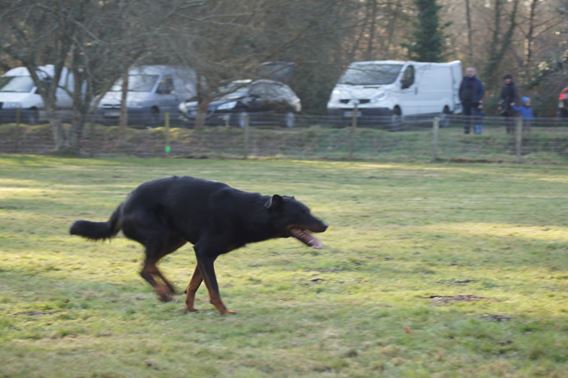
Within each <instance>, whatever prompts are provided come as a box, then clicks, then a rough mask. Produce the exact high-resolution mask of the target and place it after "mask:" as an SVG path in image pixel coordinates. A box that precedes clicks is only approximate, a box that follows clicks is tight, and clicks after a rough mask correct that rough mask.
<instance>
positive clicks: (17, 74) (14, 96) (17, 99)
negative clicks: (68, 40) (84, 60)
mask: <svg viewBox="0 0 568 378" xmlns="http://www.w3.org/2000/svg"><path fill="white" fill-rule="evenodd" d="M37 75H38V76H39V78H40V79H41V80H43V81H50V80H52V79H53V75H54V66H53V65H46V66H40V67H38V69H37ZM73 89H74V80H73V75H71V74H70V72H69V70H67V69H66V68H63V70H62V72H61V79H60V80H59V86H58V88H57V90H56V96H57V100H56V106H57V108H58V109H71V106H72V104H73V100H72V98H71V95H70V94H71V93H72V92H73ZM43 109H44V103H43V99H42V97H41V95H40V94H39V92H38V89H37V87H36V85H35V83H34V81H33V80H32V77H31V75H30V72H29V71H28V69H27V68H26V67H16V68H12V69H11V70H9V71H8V72H6V73H5V74H4V75H2V77H0V122H14V121H16V119H17V118H18V117H20V119H21V120H22V121H24V122H27V123H31V124H36V123H38V122H41V121H45V116H44V114H43V112H42V110H43Z"/></svg>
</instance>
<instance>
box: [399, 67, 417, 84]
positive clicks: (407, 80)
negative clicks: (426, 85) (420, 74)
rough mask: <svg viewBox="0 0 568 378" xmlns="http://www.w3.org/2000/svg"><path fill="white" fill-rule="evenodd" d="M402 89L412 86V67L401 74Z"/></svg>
mask: <svg viewBox="0 0 568 378" xmlns="http://www.w3.org/2000/svg"><path fill="white" fill-rule="evenodd" d="M400 83H401V84H402V89H405V88H410V87H411V86H412V84H414V66H408V67H406V69H405V70H404V73H403V74H402V80H401V81H400Z"/></svg>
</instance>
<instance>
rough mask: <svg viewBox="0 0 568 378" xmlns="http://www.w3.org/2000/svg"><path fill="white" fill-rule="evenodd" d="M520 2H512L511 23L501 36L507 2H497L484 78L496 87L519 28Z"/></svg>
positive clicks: (500, 0)
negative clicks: (516, 30)
mask: <svg viewBox="0 0 568 378" xmlns="http://www.w3.org/2000/svg"><path fill="white" fill-rule="evenodd" d="M519 3H520V0H513V1H512V7H513V8H512V9H511V11H510V12H509V15H508V17H509V22H508V24H507V25H506V26H507V30H506V31H505V33H504V34H503V35H502V36H501V23H502V19H501V15H502V12H503V10H504V7H505V0H496V1H495V15H494V19H493V33H492V38H491V42H490V48H489V57H488V59H487V64H486V65H485V69H484V78H485V80H486V81H487V82H488V83H489V85H495V84H496V79H497V72H498V69H499V66H500V65H501V62H502V61H503V59H504V58H505V54H506V53H507V50H508V49H509V48H511V42H512V40H513V35H514V32H515V29H516V27H517V13H518V9H519Z"/></svg>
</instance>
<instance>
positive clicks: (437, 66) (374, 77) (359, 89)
mask: <svg viewBox="0 0 568 378" xmlns="http://www.w3.org/2000/svg"><path fill="white" fill-rule="evenodd" d="M461 79H462V65H461V62H460V61H453V62H449V63H426V62H413V61H396V60H382V61H366V62H354V63H351V64H350V65H349V67H348V68H347V70H346V71H345V72H344V73H343V75H342V76H341V78H340V79H339V81H338V82H337V84H336V85H335V88H334V89H333V92H332V93H331V97H330V99H329V102H328V103H327V109H328V113H329V114H330V115H332V116H335V117H343V118H346V119H347V118H348V119H351V117H353V109H354V108H355V105H356V104H357V109H358V110H357V114H356V115H355V116H357V117H360V118H361V119H362V120H363V121H370V122H377V123H378V122H381V121H389V120H391V119H392V118H395V117H396V118H401V117H407V116H427V115H435V114H441V113H443V114H450V113H455V112H459V111H461V104H460V101H459V86H460V82H461Z"/></svg>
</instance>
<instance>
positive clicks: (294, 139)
mask: <svg viewBox="0 0 568 378" xmlns="http://www.w3.org/2000/svg"><path fill="white" fill-rule="evenodd" d="M58 116H59V117H60V118H61V120H62V121H63V122H64V128H65V129H66V130H69V129H70V125H69V124H68V123H65V122H69V121H70V114H69V113H60V114H59V115H58ZM292 121H293V122H292V123H291V122H290V115H286V114H274V113H266V114H264V113H256V114H229V113H228V114H224V115H221V116H217V115H216V116H215V117H207V118H206V119H205V125H204V127H199V128H197V127H195V125H194V124H192V123H189V122H187V121H186V120H183V119H182V118H181V117H179V115H176V116H174V117H171V116H170V115H169V114H164V115H163V116H161V117H158V118H156V117H154V118H151V119H150V118H149V117H147V116H146V115H143V114H139V115H129V120H128V125H129V127H128V128H127V129H125V130H121V128H119V127H118V126H117V124H118V118H115V119H112V120H110V119H106V120H101V118H100V116H97V115H95V116H92V117H91V118H89V119H88V120H87V122H86V124H85V127H84V128H83V131H82V135H81V138H80V148H81V152H82V153H83V154H85V155H89V156H105V155H116V154H125V155H136V156H172V157H188V158H254V157H282V158H294V159H340V160H377V161H432V160H439V161H464V162H517V163H561V164H562V163H568V118H535V119H533V120H531V121H524V120H522V119H521V118H518V117H511V118H505V117H489V116H486V117H482V116H475V117H466V116H462V115H439V116H436V117H401V116H387V117H364V118H363V117H358V116H357V115H356V114H355V115H352V116H351V117H349V116H346V117H337V116H329V115H310V114H295V115H294V116H293V119H292ZM53 149H54V140H53V133H52V130H51V128H50V126H49V124H47V123H45V121H44V120H43V119H42V118H41V116H39V117H37V118H34V117H27V115H26V113H24V112H22V113H21V114H19V115H14V116H12V115H10V116H9V117H7V116H3V114H2V113H1V112H0V153H40V154H41V153H50V152H52V151H53Z"/></svg>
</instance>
